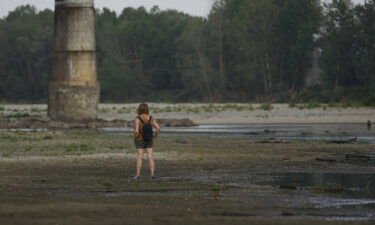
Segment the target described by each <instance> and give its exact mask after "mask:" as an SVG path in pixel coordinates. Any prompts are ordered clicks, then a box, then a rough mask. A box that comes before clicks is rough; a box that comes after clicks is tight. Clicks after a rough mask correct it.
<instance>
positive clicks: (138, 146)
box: [134, 140, 153, 149]
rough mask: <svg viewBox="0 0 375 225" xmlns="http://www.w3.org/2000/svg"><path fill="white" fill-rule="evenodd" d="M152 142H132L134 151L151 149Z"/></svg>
mask: <svg viewBox="0 0 375 225" xmlns="http://www.w3.org/2000/svg"><path fill="white" fill-rule="evenodd" d="M152 144H153V143H152V141H144V140H134V145H135V148H136V149H145V148H152Z"/></svg>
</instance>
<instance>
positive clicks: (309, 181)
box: [260, 172, 375, 204]
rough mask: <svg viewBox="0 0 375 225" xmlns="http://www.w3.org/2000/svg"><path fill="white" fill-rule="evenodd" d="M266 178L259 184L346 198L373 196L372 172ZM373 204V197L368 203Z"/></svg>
mask: <svg viewBox="0 0 375 225" xmlns="http://www.w3.org/2000/svg"><path fill="white" fill-rule="evenodd" d="M265 176H266V177H267V178H268V180H266V181H262V182H260V183H261V184H267V185H273V186H279V187H285V188H291V189H292V188H296V189H298V188H304V189H310V190H317V191H322V192H327V193H336V194H338V195H340V196H341V197H348V198H367V199H368V198H374V197H375V174H372V173H319V172H314V173H306V172H305V173H276V174H267V175H265ZM370 203H371V204H375V199H374V200H373V201H370V202H368V204H370Z"/></svg>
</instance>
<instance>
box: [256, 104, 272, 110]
mask: <svg viewBox="0 0 375 225" xmlns="http://www.w3.org/2000/svg"><path fill="white" fill-rule="evenodd" d="M258 109H261V110H265V111H270V110H272V109H273V106H272V105H271V104H262V105H260V106H259V107H258Z"/></svg>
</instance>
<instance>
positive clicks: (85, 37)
mask: <svg viewBox="0 0 375 225" xmlns="http://www.w3.org/2000/svg"><path fill="white" fill-rule="evenodd" d="M96 70H97V69H96V43H95V9H94V1H93V0H55V32H54V67H53V78H52V82H51V83H50V86H49V101H48V115H49V116H50V117H51V119H55V120H68V121H74V120H92V119H96V118H97V111H98V103H99V93H100V90H99V83H98V82H97V72H96Z"/></svg>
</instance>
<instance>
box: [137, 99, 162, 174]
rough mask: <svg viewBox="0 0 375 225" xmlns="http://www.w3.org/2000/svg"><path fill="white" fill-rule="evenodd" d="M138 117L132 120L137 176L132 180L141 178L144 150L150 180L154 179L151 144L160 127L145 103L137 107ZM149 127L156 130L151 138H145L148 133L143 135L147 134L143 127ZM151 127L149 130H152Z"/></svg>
mask: <svg viewBox="0 0 375 225" xmlns="http://www.w3.org/2000/svg"><path fill="white" fill-rule="evenodd" d="M137 112H138V116H137V117H136V118H135V120H134V144H135V147H136V149H137V151H138V157H137V174H136V175H135V176H134V177H133V179H139V178H141V168H142V156H143V151H144V150H145V149H146V152H147V158H148V161H149V163H150V175H151V179H154V178H155V174H154V173H155V162H154V157H153V150H152V146H153V142H154V140H155V139H156V138H157V136H158V135H159V133H160V126H159V124H158V123H157V122H156V120H155V119H154V118H153V117H152V116H150V114H149V109H148V105H147V104H145V103H142V104H140V105H139V106H138V110H137ZM148 124H149V125H151V126H152V127H154V128H155V129H156V133H155V135H152V133H151V137H150V138H147V136H148V135H150V134H149V133H146V134H145V133H144V132H148V131H147V129H144V127H145V126H149V125H148ZM149 127H150V126H149ZM152 127H151V130H152Z"/></svg>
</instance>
